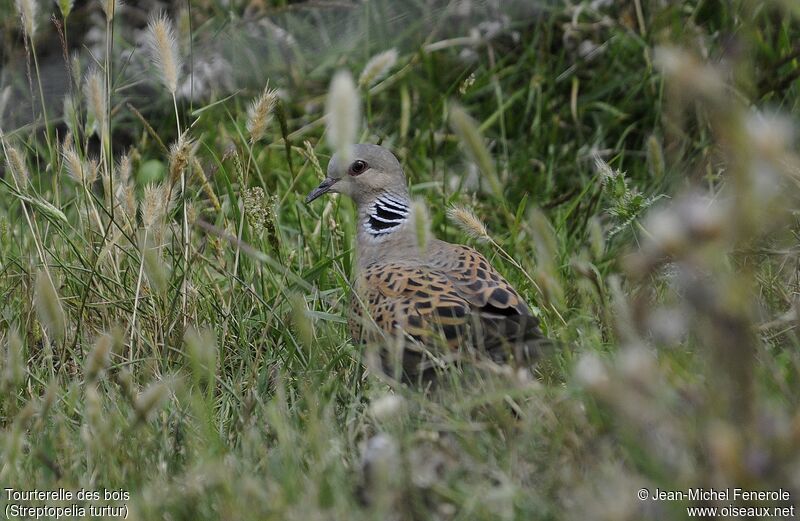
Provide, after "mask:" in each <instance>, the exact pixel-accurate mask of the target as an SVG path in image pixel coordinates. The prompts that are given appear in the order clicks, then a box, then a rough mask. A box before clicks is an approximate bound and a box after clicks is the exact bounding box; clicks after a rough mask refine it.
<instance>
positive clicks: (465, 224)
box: [447, 206, 490, 241]
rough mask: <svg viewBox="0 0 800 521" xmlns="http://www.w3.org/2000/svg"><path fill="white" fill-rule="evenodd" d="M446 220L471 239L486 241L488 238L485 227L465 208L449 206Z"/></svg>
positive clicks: (473, 213)
mask: <svg viewBox="0 0 800 521" xmlns="http://www.w3.org/2000/svg"><path fill="white" fill-rule="evenodd" d="M447 218H448V219H450V220H451V221H453V222H454V223H455V224H456V226H458V227H459V228H461V231H463V232H464V233H465V234H467V235H468V236H470V237H472V238H473V239H477V240H479V241H488V240H489V238H490V237H489V232H488V231H487V230H486V225H485V224H483V221H481V220H480V219H479V218H478V216H477V215H475V212H473V211H472V210H471V209H470V208H467V207H466V206H451V207H450V208H448V209H447Z"/></svg>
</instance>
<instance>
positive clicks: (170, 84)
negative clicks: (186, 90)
mask: <svg viewBox="0 0 800 521" xmlns="http://www.w3.org/2000/svg"><path fill="white" fill-rule="evenodd" d="M147 47H148V49H149V51H150V56H151V57H152V58H153V61H154V62H155V64H156V67H158V70H159V72H160V73H161V81H162V82H163V83H164V86H165V87H167V90H168V91H170V93H172V94H173V95H175V91H176V90H178V70H179V69H180V66H181V62H180V55H179V54H178V41H177V40H176V38H175V30H174V29H173V27H172V21H171V20H170V19H169V18H168V17H167V15H166V14H165V13H163V12H162V13H160V14H158V15H156V16H154V17H152V18H151V19H150V21H149V22H148V23H147Z"/></svg>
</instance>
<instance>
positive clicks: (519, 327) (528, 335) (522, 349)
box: [476, 315, 557, 365]
mask: <svg viewBox="0 0 800 521" xmlns="http://www.w3.org/2000/svg"><path fill="white" fill-rule="evenodd" d="M476 329H479V330H480V331H479V332H478V334H477V335H476V336H477V338H476V339H477V340H478V343H479V344H480V342H481V341H482V343H483V345H482V347H483V351H485V352H486V353H487V354H488V355H489V356H490V357H491V358H492V359H493V360H495V361H497V362H511V361H513V362H516V363H518V364H522V365H531V364H534V363H536V362H537V361H539V360H541V359H542V358H543V357H544V356H546V355H547V354H548V353H549V352H551V351H552V350H553V349H554V348H555V347H556V345H557V343H556V342H555V341H554V340H552V339H550V338H548V337H546V336H545V335H544V333H542V330H541V329H540V328H539V319H538V318H536V317H534V316H530V315H511V316H486V315H484V316H481V317H480V320H479V322H478V324H477V325H476Z"/></svg>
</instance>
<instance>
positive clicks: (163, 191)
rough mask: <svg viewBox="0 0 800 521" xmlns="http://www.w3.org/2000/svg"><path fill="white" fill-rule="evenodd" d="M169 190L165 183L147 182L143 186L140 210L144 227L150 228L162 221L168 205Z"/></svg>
mask: <svg viewBox="0 0 800 521" xmlns="http://www.w3.org/2000/svg"><path fill="white" fill-rule="evenodd" d="M169 191H170V190H169V187H168V186H167V184H166V183H159V184H149V185H147V186H145V187H144V193H143V197H142V204H141V206H140V211H141V213H142V223H143V224H144V227H145V228H151V227H153V226H154V225H156V224H160V223H162V222H163V219H164V217H165V216H166V215H167V213H168V211H169V206H170V204H169V201H168V198H169Z"/></svg>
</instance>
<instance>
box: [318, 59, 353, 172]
mask: <svg viewBox="0 0 800 521" xmlns="http://www.w3.org/2000/svg"><path fill="white" fill-rule="evenodd" d="M326 112H327V117H328V143H329V144H330V145H331V148H333V149H334V150H335V151H336V152H338V153H339V154H340V155H341V156H342V159H343V163H347V162H348V158H349V157H350V154H351V153H352V151H351V147H352V146H353V144H354V143H355V140H356V134H357V133H358V127H359V124H360V123H361V100H360V99H359V97H358V90H356V85H355V83H353V77H352V76H350V73H349V72H347V71H339V72H337V73H336V74H335V75H334V77H333V80H332V81H331V87H330V91H329V92H328V101H327V105H326Z"/></svg>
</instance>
